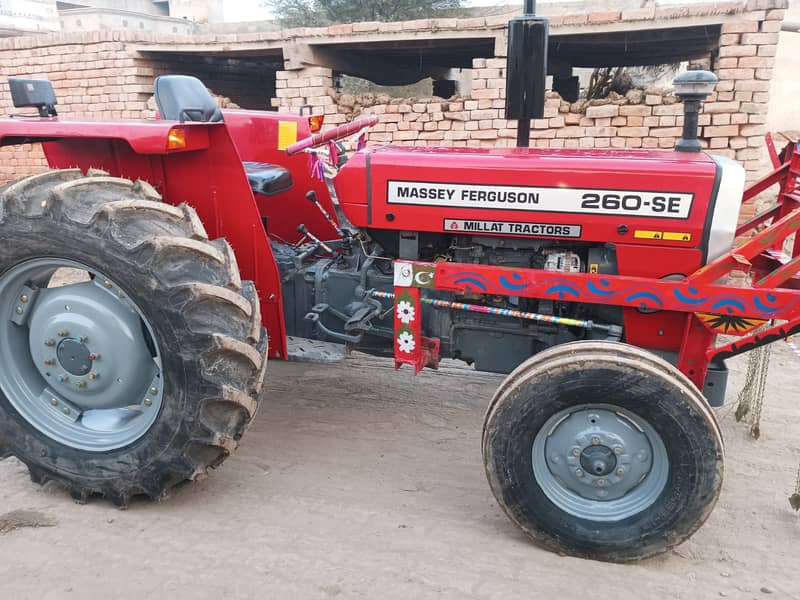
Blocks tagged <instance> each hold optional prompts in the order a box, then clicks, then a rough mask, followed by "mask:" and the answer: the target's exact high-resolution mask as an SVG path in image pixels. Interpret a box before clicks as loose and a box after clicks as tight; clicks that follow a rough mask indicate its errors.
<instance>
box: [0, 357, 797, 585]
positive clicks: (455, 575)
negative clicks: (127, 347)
mask: <svg viewBox="0 0 800 600" xmlns="http://www.w3.org/2000/svg"><path fill="white" fill-rule="evenodd" d="M732 366H733V367H734V373H733V374H732V381H731V385H730V387H729V397H728V402H729V404H728V405H727V406H726V407H724V408H722V409H720V410H719V411H718V416H719V417H720V419H721V421H722V425H723V430H724V433H725V437H726V442H727V466H726V474H725V475H726V477H725V485H724V489H723V492H722V497H721V500H720V502H719V504H718V505H717V508H716V510H715V511H714V513H713V514H712V516H711V518H710V519H709V521H708V522H707V523H706V525H705V526H704V527H703V528H702V529H701V530H700V531H699V532H698V533H697V534H696V535H695V536H694V537H693V538H692V539H691V540H689V541H688V542H687V543H685V544H683V545H682V546H680V547H679V548H678V549H677V550H675V551H673V552H671V553H669V554H667V555H664V556H661V557H658V558H655V559H650V560H647V561H644V562H641V563H638V564H633V565H610V564H603V563H599V562H593V561H586V560H580V559H574V558H570V557H563V556H558V555H556V554H552V553H549V552H546V551H544V550H541V549H539V548H537V547H535V546H533V545H531V544H530V543H529V542H528V541H527V539H526V538H525V537H524V536H522V535H521V534H520V533H519V532H518V531H517V530H516V528H515V527H514V526H513V525H512V524H511V523H510V522H509V521H508V519H507V518H506V517H505V516H504V515H503V514H502V513H501V511H500V509H499V508H498V506H497V505H496V504H495V502H494V499H493V498H492V496H491V494H490V492H489V489H488V486H487V484H486V481H485V479H484V474H483V467H482V463H481V456H480V445H479V431H480V427H481V423H482V419H483V411H484V407H485V405H486V403H487V402H488V400H489V398H490V397H491V394H492V391H493V390H494V388H495V387H496V386H497V385H498V384H499V383H500V381H501V377H499V376H494V375H486V374H477V373H474V372H472V371H468V370H465V369H462V368H453V367H448V368H445V369H444V370H443V372H440V373H438V374H437V373H432V372H426V373H423V374H422V375H420V376H419V377H416V378H415V377H414V376H413V375H412V374H411V372H410V371H409V370H403V371H400V372H397V373H395V372H394V371H393V369H392V368H391V362H390V361H387V360H377V359H371V358H368V357H364V356H356V357H352V358H349V359H348V360H346V361H345V362H344V363H342V364H340V365H328V366H317V365H310V364H304V363H280V362H277V361H276V362H273V364H272V365H271V367H270V369H271V370H270V374H269V384H268V387H267V389H266V391H265V398H264V404H263V407H262V409H261V412H260V413H259V415H258V417H257V419H256V421H255V424H254V425H253V427H252V429H251V430H250V432H249V434H248V435H247V436H246V437H245V440H244V443H243V445H242V448H241V449H240V451H239V452H238V454H237V455H235V456H234V457H232V458H231V459H229V461H228V462H227V463H226V464H225V465H224V466H223V467H222V468H221V469H219V470H217V471H215V472H213V473H212V475H211V477H210V478H209V479H207V480H206V481H203V482H201V483H199V484H194V485H188V486H185V487H183V488H181V489H179V490H178V491H177V492H176V493H175V494H174V495H173V496H172V497H171V498H170V499H169V500H167V501H165V502H162V503H159V504H155V503H149V502H145V501H140V502H136V503H134V505H133V506H131V508H130V509H128V510H125V511H120V510H116V509H114V508H112V506H111V505H110V504H109V503H107V502H105V501H99V500H95V501H92V502H90V503H89V504H88V505H85V506H79V505H77V504H74V503H73V502H72V501H71V500H70V498H69V496H68V495H67V494H66V492H64V491H63V490H61V489H59V488H57V487H53V488H44V489H41V488H38V487H36V486H34V485H33V484H32V483H31V482H30V481H29V479H28V476H27V473H26V470H25V469H24V467H23V466H22V465H21V464H20V463H19V462H17V461H16V460H13V459H9V460H6V461H3V462H0V523H2V522H5V525H2V526H0V598H2V599H9V600H11V599H14V600H22V599H27V598H31V599H34V598H35V599H37V600H38V599H60V598H81V599H93V598H102V599H109V598H114V599H127V598H132V599H133V598H135V599H137V600H142V599H147V598H159V599H163V598H169V599H173V598H174V599H183V598H187V599H188V598H191V599H193V600H199V599H205V598H213V599H215V600H222V599H227V598H297V599H303V600H305V599H314V598H323V599H328V598H369V599H394V598H398V599H403V600H409V599H415V600H416V599H423V598H424V599H427V598H436V599H465V598H481V599H508V598H527V599H530V598H547V599H555V598H558V599H559V600H562V599H564V600H568V599H572V598H575V599H580V600H585V599H586V598H587V597H599V598H613V599H614V600H627V599H634V598H635V599H637V600H643V599H649V598H687V599H690V598H691V599H692V600H696V599H706V598H709V599H710V598H719V597H728V598H744V599H752V598H800V573H798V568H799V563H798V558H797V557H798V553H800V514H798V513H795V512H793V511H792V510H791V509H790V507H789V503H788V501H787V498H788V496H789V494H790V493H791V491H792V488H793V486H794V483H795V473H796V469H797V463H798V461H799V460H800V441H799V440H800V386H797V383H796V382H797V378H796V377H795V375H796V369H798V368H800V358H798V357H797V356H796V355H794V354H793V353H792V351H791V349H790V348H789V347H788V346H787V345H786V344H784V343H778V344H775V349H774V351H773V355H772V361H771V371H770V378H769V386H768V390H767V397H766V400H765V405H764V414H763V421H762V427H761V431H762V435H761V439H760V440H759V441H754V440H753V439H751V438H750V437H749V436H748V434H747V429H746V427H745V426H744V425H743V424H741V423H736V421H735V420H734V416H733V410H732V407H733V404H732V403H733V402H735V399H736V393H737V391H738V389H739V387H740V386H741V384H742V381H743V376H744V369H745V367H746V361H745V360H744V359H739V360H737V361H736V362H735V363H734V364H733V365H732ZM37 525H39V526H38V527H37Z"/></svg>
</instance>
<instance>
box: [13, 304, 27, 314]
mask: <svg viewBox="0 0 800 600" xmlns="http://www.w3.org/2000/svg"><path fill="white" fill-rule="evenodd" d="M15 312H16V313H17V314H18V315H21V314H22V313H24V312H25V311H24V310H22V307H21V306H18V307H17V309H16V311H15Z"/></svg>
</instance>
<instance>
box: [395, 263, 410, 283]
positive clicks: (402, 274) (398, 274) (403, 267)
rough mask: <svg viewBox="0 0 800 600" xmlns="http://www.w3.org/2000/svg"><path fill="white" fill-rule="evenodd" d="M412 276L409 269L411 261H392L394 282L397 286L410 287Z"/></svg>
mask: <svg viewBox="0 0 800 600" xmlns="http://www.w3.org/2000/svg"><path fill="white" fill-rule="evenodd" d="M413 280H414V276H413V272H412V270H411V263H406V262H400V261H399V260H396V261H395V262H394V284H395V285H396V286H399V287H411V284H412V283H413Z"/></svg>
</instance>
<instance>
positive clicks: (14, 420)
mask: <svg viewBox="0 0 800 600" xmlns="http://www.w3.org/2000/svg"><path fill="white" fill-rule="evenodd" d="M0 240H2V241H0V276H2V273H3V272H5V271H6V270H8V269H10V268H12V267H13V266H14V265H17V264H19V263H21V262H23V261H25V260H28V259H31V258H39V257H58V258H63V259H67V260H75V261H78V262H80V263H83V264H86V265H88V266H91V267H95V268H96V269H97V270H98V271H101V272H105V273H108V274H110V276H112V277H113V278H114V279H115V280H116V281H117V282H118V283H119V284H120V286H121V287H122V288H123V289H124V292H125V293H126V294H127V295H128V297H130V298H131V300H133V301H134V302H135V303H136V304H137V305H138V306H139V307H140V309H141V311H142V313H143V316H144V317H145V318H146V319H147V321H148V322H149V323H150V324H151V326H152V329H153V333H154V336H155V338H156V339H155V341H156V343H157V345H158V347H159V348H160V349H161V355H162V360H163V375H164V378H163V379H164V381H163V384H162V387H163V401H162V405H161V410H160V413H159V415H158V417H157V418H156V420H155V422H154V423H153V425H152V426H151V427H150V428H149V429H148V430H147V432H146V433H144V435H142V436H141V437H140V438H139V439H137V440H136V441H135V442H133V443H131V444H130V445H128V446H126V447H123V448H119V449H116V450H111V451H107V452H89V451H82V450H78V449H75V448H72V447H69V446H66V445H63V444H60V443H57V442H55V441H54V440H52V439H50V438H49V437H47V436H45V435H44V434H43V433H41V432H40V431H39V430H38V429H36V428H34V427H33V426H31V424H29V423H28V421H27V420H25V419H24V418H22V417H21V416H20V414H19V413H18V412H17V411H16V410H15V409H14V408H13V406H12V405H11V403H10V402H9V401H8V399H7V398H6V397H5V395H4V394H3V393H2V392H0V458H3V457H6V456H11V455H13V456H16V457H18V458H19V459H20V460H22V461H23V462H24V463H25V464H26V465H27V466H28V468H29V469H30V474H31V479H32V480H33V481H34V482H36V483H39V484H44V483H46V482H48V481H51V480H55V481H60V482H62V483H63V484H65V485H66V486H67V487H68V489H69V490H70V491H71V493H72V496H73V497H74V498H75V499H76V500H78V501H85V500H86V499H87V497H88V496H90V495H93V494H99V495H102V496H105V497H108V498H110V499H111V500H112V501H113V502H114V503H115V504H116V505H118V506H125V505H127V504H128V502H129V500H130V498H131V497H133V496H135V495H140V494H145V495H147V496H149V497H150V498H153V499H160V498H163V497H164V496H165V495H166V494H167V492H168V490H169V488H170V487H172V486H173V485H175V484H177V483H179V482H181V481H184V480H195V479H198V478H200V477H203V476H204V475H205V474H206V473H207V470H208V469H209V468H212V467H217V466H218V465H220V464H221V463H222V462H223V461H224V460H225V459H226V458H227V457H228V455H229V454H230V453H231V452H232V451H233V450H234V449H235V448H236V447H237V446H238V444H239V440H240V439H241V437H242V435H243V434H244V432H245V431H246V429H247V427H248V426H249V424H250V423H251V421H252V419H253V417H254V416H255V414H256V410H257V408H258V401H259V395H260V392H261V387H262V383H263V379H264V373H265V369H266V363H267V336H266V332H265V331H264V329H263V327H262V326H261V315H260V311H259V302H258V296H257V294H256V290H255V287H254V285H253V284H252V282H249V281H244V282H242V281H241V280H240V277H239V272H238V267H237V265H236V260H235V257H234V254H233V252H232V250H231V248H230V246H229V245H228V244H227V242H225V241H224V240H215V241H209V240H208V237H207V235H206V232H205V229H204V228H203V225H202V223H201V222H200V220H199V218H198V217H197V214H196V213H195V212H194V210H193V209H192V208H190V207H189V206H187V205H185V204H183V205H181V206H178V207H174V206H170V205H167V204H164V203H162V202H160V197H159V195H158V193H157V192H156V191H155V190H154V189H153V188H152V187H151V186H150V185H149V184H147V183H144V182H135V183H134V182H131V181H129V180H126V179H119V178H114V177H108V176H106V174H105V173H102V172H90V173H89V174H88V175H87V176H84V175H83V174H82V173H81V172H80V171H79V170H77V169H73V170H57V171H49V172H46V173H43V174H40V175H35V176H32V177H28V178H25V179H22V180H20V181H18V182H16V183H12V184H10V185H8V186H5V187H4V188H0ZM3 318H6V317H3ZM0 343H2V340H0Z"/></svg>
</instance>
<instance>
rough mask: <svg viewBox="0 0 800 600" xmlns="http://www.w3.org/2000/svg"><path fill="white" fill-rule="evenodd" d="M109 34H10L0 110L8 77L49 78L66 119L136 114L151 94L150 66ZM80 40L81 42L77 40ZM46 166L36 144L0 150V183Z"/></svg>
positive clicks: (1, 59) (1, 54) (6, 110)
mask: <svg viewBox="0 0 800 600" xmlns="http://www.w3.org/2000/svg"><path fill="white" fill-rule="evenodd" d="M116 37H117V41H115V40H114V36H113V35H112V34H110V33H103V34H101V33H89V34H81V35H80V36H67V35H47V36H40V37H36V38H10V39H8V40H6V41H5V42H4V44H3V46H2V47H1V48H0V114H6V115H8V114H12V113H15V112H24V111H25V110H28V112H30V109H14V108H13V106H12V103H11V95H10V92H9V89H8V82H7V78H8V77H32V78H46V79H49V80H50V81H51V82H52V83H53V87H54V88H55V91H56V95H57V96H58V103H59V104H58V108H59V110H60V111H62V112H64V113H67V114H69V116H70V118H73V119H81V118H92V119H126V118H138V117H140V116H141V115H142V111H143V109H144V108H145V106H146V103H147V98H148V96H149V95H150V94H152V89H153V83H152V80H153V74H154V71H153V69H152V68H149V67H146V66H143V65H142V64H141V62H139V60H138V59H137V55H136V53H135V52H134V51H133V50H132V49H130V48H129V47H128V46H127V45H126V44H124V43H123V42H121V41H118V40H119V36H118V35H117V36H116ZM77 42H80V43H77ZM46 166H47V163H46V162H45V159H44V154H43V153H42V150H41V148H40V147H39V146H38V145H24V146H14V147H9V148H2V149H0V182H3V181H8V180H11V179H16V178H18V177H20V176H22V175H26V174H30V173H34V172H36V171H39V170H42V169H44V168H45V167H46Z"/></svg>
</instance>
